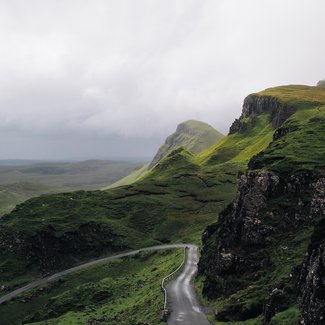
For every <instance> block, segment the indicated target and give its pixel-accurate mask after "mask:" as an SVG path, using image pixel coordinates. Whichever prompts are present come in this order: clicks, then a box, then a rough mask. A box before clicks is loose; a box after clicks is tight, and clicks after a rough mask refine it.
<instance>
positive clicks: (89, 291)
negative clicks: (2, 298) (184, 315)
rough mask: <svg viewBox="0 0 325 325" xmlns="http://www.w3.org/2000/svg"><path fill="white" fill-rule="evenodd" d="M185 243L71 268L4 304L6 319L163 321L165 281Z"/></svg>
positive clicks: (43, 324)
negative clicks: (78, 268) (85, 268)
mask: <svg viewBox="0 0 325 325" xmlns="http://www.w3.org/2000/svg"><path fill="white" fill-rule="evenodd" d="M182 259H183V249H177V250H164V251H159V252H142V253H140V254H138V255H136V256H134V257H126V258H123V259H119V260H114V261H111V262H109V263H104V264H101V265H98V266H94V267H90V268H89V269H87V270H82V271H79V272H76V273H73V274H70V275H68V276H66V277H64V278H62V279H60V280H58V281H56V282H54V283H51V284H48V285H46V286H42V287H39V288H38V289H34V290H30V291H28V292H26V293H25V294H22V295H20V296H18V297H17V298H15V299H14V300H12V301H10V302H7V303H6V304H4V305H1V306H0V324H2V325H9V324H10V325H12V324H33V325H36V324H37V325H54V324H55V325H67V324H75V325H77V324H83V325H84V324H111V325H115V324H119V325H121V324H122V325H129V324H130V325H131V324H132V325H136V324H150V325H154V324H159V323H160V321H159V315H160V310H161V307H162V304H163V294H162V292H161V289H160V283H161V280H162V278H163V277H164V276H166V275H167V274H168V273H170V272H171V271H172V270H174V269H175V268H176V267H178V266H179V265H180V263H181V261H182Z"/></svg>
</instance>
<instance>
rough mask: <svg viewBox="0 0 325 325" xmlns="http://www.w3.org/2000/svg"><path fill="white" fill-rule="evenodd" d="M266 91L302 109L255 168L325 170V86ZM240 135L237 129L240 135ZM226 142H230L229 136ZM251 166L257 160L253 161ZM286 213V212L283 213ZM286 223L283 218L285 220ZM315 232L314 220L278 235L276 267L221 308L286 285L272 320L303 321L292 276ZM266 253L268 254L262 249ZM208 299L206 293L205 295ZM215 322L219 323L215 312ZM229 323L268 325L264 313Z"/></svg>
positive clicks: (271, 250) (279, 205)
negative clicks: (283, 299)
mask: <svg viewBox="0 0 325 325" xmlns="http://www.w3.org/2000/svg"><path fill="white" fill-rule="evenodd" d="M258 95H260V96H274V97H276V98H278V100H279V101H281V102H283V103H286V104H289V105H291V106H293V107H295V108H296V112H295V113H294V114H293V115H292V116H291V117H290V118H289V119H288V120H287V121H286V122H285V123H284V124H283V125H282V126H281V128H285V129H288V130H290V132H289V133H288V134H286V135H284V136H283V137H281V138H279V139H278V140H276V141H273V142H272V143H271V144H270V145H269V146H268V147H267V149H266V150H265V151H263V153H261V154H259V155H257V156H256V157H254V158H253V159H252V162H254V163H253V164H252V165H253V166H254V168H257V169H260V168H266V169H269V170H273V171H276V172H279V173H280V174H288V173H292V172H296V171H301V170H313V171H314V172H315V171H317V172H318V173H321V174H325V147H324V143H325V88H320V87H307V86H287V87H277V88H272V89H268V90H266V91H263V92H261V93H259V94H258ZM234 136H236V134H235V135H234ZM224 141H229V140H228V139H225V140H224ZM250 165H251V163H250ZM290 204H296V202H291V201H288V200H286V198H285V197H283V199H282V200H280V201H279V200H278V199H277V200H274V202H272V201H269V202H268V207H269V208H270V207H272V209H273V210H272V211H278V212H279V211H281V209H284V208H286V209H287V208H290ZM279 214H280V215H281V213H279ZM279 222H281V220H279ZM312 232H313V225H312V224H310V225H309V226H308V225H306V226H305V227H303V228H301V229H300V230H297V229H288V231H287V233H286V234H285V236H283V235H282V237H281V234H280V235H279V236H278V239H277V241H276V243H275V244H274V245H273V246H269V247H267V248H266V251H267V252H266V253H265V254H267V255H270V257H271V260H270V263H271V265H273V266H275V267H274V268H273V269H272V270H270V271H269V273H268V274H267V276H265V277H263V278H261V279H259V280H258V281H257V282H254V283H253V282H252V281H251V280H250V281H248V282H247V287H246V288H244V289H242V290H239V291H237V292H236V293H235V294H232V295H231V296H230V297H226V298H225V297H220V298H219V299H217V300H216V301H209V302H207V301H206V303H209V304H210V305H211V304H212V305H213V306H214V307H215V308H216V309H217V310H219V311H222V310H225V308H226V309H228V308H230V306H236V305H240V306H243V307H242V309H243V311H244V309H245V308H247V309H248V310H249V309H251V308H253V307H254V305H256V306H257V305H259V304H260V303H261V300H263V299H264V298H265V297H266V296H267V295H268V293H269V292H270V290H272V289H273V288H275V287H278V288H285V291H286V292H287V295H286V297H285V299H286V300H285V302H284V305H283V306H284V307H286V308H287V309H286V310H284V311H282V312H280V313H278V314H276V315H275V316H274V317H273V318H272V321H271V323H270V324H272V325H273V324H288V325H295V324H297V322H298V318H299V311H298V308H297V306H296V301H297V299H296V293H295V289H294V287H295V280H294V279H291V278H290V277H289V276H288V275H289V274H290V273H291V272H292V270H294V269H298V268H299V267H300V266H301V264H302V262H303V259H304V257H305V254H306V252H307V248H308V245H309V242H310V237H311V234H312ZM261 254H262V253H261ZM201 281H202V279H198V282H197V286H198V288H199V291H201V290H200V288H201V289H202V282H201ZM202 299H203V300H204V299H205V298H204V297H202ZM211 320H212V322H213V324H218V325H219V324H224V323H222V322H216V321H214V320H213V317H212V316H211ZM227 324H234V325H235V324H238V325H239V324H242V325H244V324H246V325H253V324H256V325H257V324H258V325H261V324H262V319H261V318H256V319H252V320H247V321H243V322H228V323H227Z"/></svg>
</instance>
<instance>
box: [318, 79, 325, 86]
mask: <svg viewBox="0 0 325 325" xmlns="http://www.w3.org/2000/svg"><path fill="white" fill-rule="evenodd" d="M317 86H318V87H325V79H324V80H319V81H318V83H317Z"/></svg>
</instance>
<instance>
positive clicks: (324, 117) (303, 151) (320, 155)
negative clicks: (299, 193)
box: [255, 105, 325, 172]
mask: <svg viewBox="0 0 325 325" xmlns="http://www.w3.org/2000/svg"><path fill="white" fill-rule="evenodd" d="M282 129H289V130H291V131H290V132H289V133H288V134H287V135H286V136H284V137H281V138H280V139H278V140H277V141H274V142H273V143H272V144H271V145H270V146H269V147H268V148H267V149H266V150H265V151H264V152H263V153H262V154H261V155H259V156H258V157H256V158H255V164H256V167H257V168H259V167H261V168H267V169H270V170H274V171H278V172H289V171H290V172H293V171H295V170H313V169H315V168H322V167H324V166H325V146H324V140H325V139H324V138H325V137H324V134H325V105H324V106H317V107H308V106H306V107H304V108H301V109H299V110H298V111H297V112H296V113H295V114H294V115H292V116H291V117H290V118H289V119H288V120H287V121H286V122H285V123H284V125H283V126H282Z"/></svg>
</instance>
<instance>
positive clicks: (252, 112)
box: [229, 95, 295, 134]
mask: <svg viewBox="0 0 325 325" xmlns="http://www.w3.org/2000/svg"><path fill="white" fill-rule="evenodd" d="M294 112H295V109H294V108H293V107H290V106H288V105H286V104H283V103H281V102H279V100H278V99H277V98H274V97H271V96H258V95H249V96H248V97H246V98H245V100H244V105H243V111H242V115H241V116H240V118H239V119H236V120H235V122H234V123H233V124H232V125H231V127H230V130H229V134H233V133H235V132H241V133H242V132H244V131H246V130H247V128H248V127H249V125H251V124H254V122H255V118H256V116H257V115H259V114H262V113H269V114H270V123H271V124H272V127H273V128H278V127H279V126H281V125H282V123H283V122H284V121H285V120H286V119H287V118H288V117H289V116H290V115H292V114H293V113H294Z"/></svg>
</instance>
